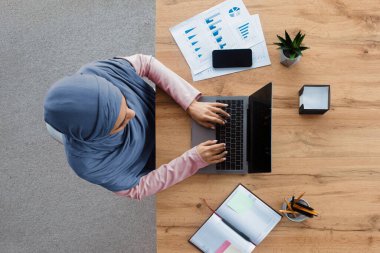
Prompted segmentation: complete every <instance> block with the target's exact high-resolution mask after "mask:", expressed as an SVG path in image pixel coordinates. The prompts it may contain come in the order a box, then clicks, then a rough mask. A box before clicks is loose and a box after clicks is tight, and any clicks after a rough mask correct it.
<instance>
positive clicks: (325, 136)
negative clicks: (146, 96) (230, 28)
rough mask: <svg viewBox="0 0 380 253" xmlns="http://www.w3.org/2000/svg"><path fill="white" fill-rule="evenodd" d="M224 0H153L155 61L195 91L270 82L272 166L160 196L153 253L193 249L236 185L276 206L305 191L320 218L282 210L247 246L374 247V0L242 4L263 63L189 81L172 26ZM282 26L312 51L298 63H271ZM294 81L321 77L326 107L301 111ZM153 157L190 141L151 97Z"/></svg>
mask: <svg viewBox="0 0 380 253" xmlns="http://www.w3.org/2000/svg"><path fill="white" fill-rule="evenodd" d="M220 2H222V1H211V0H184V1H180V0H157V4H156V8H157V13H156V17H157V23H156V56H157V58H158V59H159V60H160V61H162V62H163V63H164V64H165V65H167V66H168V67H169V68H171V69H172V70H174V71H175V72H176V73H178V74H179V75H181V76H182V77H183V78H185V79H186V80H187V81H189V82H190V83H191V84H193V85H194V86H195V87H196V88H198V89H199V90H200V91H202V93H203V94H204V95H250V94H251V93H253V92H254V91H255V90H257V89H258V88H259V87H261V86H263V85H265V84H266V83H268V82H273V85H274V90H273V150H272V156H273V172H272V173H271V174H251V175H234V176H232V175H195V176H193V177H191V178H189V179H187V180H185V181H184V182H181V183H179V184H177V185H175V186H173V187H172V188H170V189H167V190H165V191H163V192H161V193H159V194H158V196H157V247H158V252H160V253H163V252H197V250H196V249H195V248H194V247H193V246H192V245H190V244H189V243H188V242H187V240H188V239H189V237H190V236H191V235H192V234H193V233H194V232H195V231H196V229H197V228H198V227H199V226H200V225H201V224H202V223H203V222H204V221H205V219H206V218H207V217H208V216H209V215H210V212H209V210H208V209H207V207H205V206H204V204H203V203H202V202H201V200H200V198H201V197H203V198H206V199H207V201H208V202H209V204H210V205H211V206H213V207H217V206H218V205H219V204H220V203H221V201H222V200H223V199H224V198H225V197H226V196H227V195H228V194H229V193H230V192H231V191H232V190H233V188H234V187H235V186H236V185H237V184H238V183H243V184H244V185H245V186H247V187H248V188H249V189H250V190H252V191H253V192H255V194H257V195H258V196H260V197H261V198H262V199H264V200H265V201H266V202H267V203H268V204H270V205H271V206H272V207H274V208H276V209H278V208H280V206H281V203H282V200H283V198H284V197H288V196H291V195H293V194H299V193H301V192H303V191H306V194H305V199H307V201H308V202H309V203H311V205H312V206H313V207H314V208H315V209H316V210H318V211H319V212H320V216H319V217H317V218H314V219H311V220H307V221H305V222H303V223H300V224H297V223H292V222H290V221H288V220H287V219H286V218H285V217H284V218H283V219H282V221H281V222H280V224H279V225H278V226H277V227H276V228H275V229H274V231H273V232H272V233H270V234H269V236H268V237H267V238H266V239H265V240H264V241H263V242H262V244H260V245H259V246H258V247H257V248H256V249H255V252H258V253H263V252H276V253H279V252H313V253H314V252H315V253H316V252H328V253H329V252H345V253H351V252H355V253H357V252H371V253H372V252H373V253H375V252H380V192H379V189H380V1H379V0H364V1H353V0H347V1H341V0H335V1H334V0H305V1H296V0H288V1H275V0H265V1H264V0H256V1H251V0H249V1H248V0H244V3H245V4H246V6H247V8H248V10H249V11H250V13H251V14H256V13H258V14H260V19H261V23H262V26H263V30H264V35H265V38H266V42H267V46H268V51H269V55H270V58H271V61H272V65H271V66H267V67H263V68H258V69H254V70H250V71H245V72H240V73H236V74H231V75H228V76H223V77H217V78H213V79H210V80H205V81H200V82H195V83H193V82H192V79H191V74H190V69H189V67H188V65H187V64H186V62H185V59H184V58H183V56H182V54H181V52H180V50H179V48H178V47H177V45H176V44H175V42H174V40H173V38H172V36H171V34H170V32H169V28H170V27H172V26H174V25H176V24H178V23H180V22H182V21H184V20H186V19H188V18H190V17H192V16H194V15H196V14H198V13H200V12H202V11H204V10H207V9H208V8H211V7H212V6H215V5H216V4H218V3H220ZM285 29H287V31H288V32H290V33H291V34H292V35H293V36H294V35H295V33H296V32H298V30H301V31H302V32H304V33H306V37H305V40H304V44H305V45H307V46H309V47H310V48H311V49H310V50H306V51H305V52H304V57H303V58H302V59H301V61H300V63H298V64H297V65H295V66H293V67H291V68H286V67H283V66H282V65H281V64H280V63H279V57H280V56H279V52H278V51H277V50H276V46H274V45H273V42H276V34H280V35H281V34H282V35H283V34H284V30H285ZM303 84H330V85H331V110H330V111H328V112H327V113H326V114H325V115H317V116H310V115H309V116H301V115H299V114H298V106H297V105H298V94H297V93H298V91H299V89H300V88H301V87H302V85H303ZM156 123H157V130H156V131H157V136H156V138H157V164H158V165H160V164H163V163H167V162H169V161H170V160H171V159H173V158H175V157H177V156H178V155H180V154H182V153H183V152H185V151H186V150H188V149H189V148H190V119H189V117H188V115H187V114H186V113H185V112H184V111H183V110H182V109H181V108H180V107H179V106H178V105H177V104H175V103H174V101H173V100H172V99H171V98H170V97H168V96H167V95H166V94H164V93H163V92H161V91H159V92H158V94H157V111H156Z"/></svg>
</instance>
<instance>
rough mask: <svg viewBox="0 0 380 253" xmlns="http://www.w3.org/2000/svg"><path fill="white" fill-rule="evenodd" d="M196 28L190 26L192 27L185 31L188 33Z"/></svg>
mask: <svg viewBox="0 0 380 253" xmlns="http://www.w3.org/2000/svg"><path fill="white" fill-rule="evenodd" d="M194 29H195V27H193V28H190V29H187V30H185V33H186V34H188V33H189V32H191V31H192V30H194Z"/></svg>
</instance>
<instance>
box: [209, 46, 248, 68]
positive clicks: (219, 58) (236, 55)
mask: <svg viewBox="0 0 380 253" xmlns="http://www.w3.org/2000/svg"><path fill="white" fill-rule="evenodd" d="M212 66H213V67H214V68H235V67H251V66H252V50H251V49H249V48H248V49H223V50H214V51H212Z"/></svg>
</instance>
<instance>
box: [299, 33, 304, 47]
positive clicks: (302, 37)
mask: <svg viewBox="0 0 380 253" xmlns="http://www.w3.org/2000/svg"><path fill="white" fill-rule="evenodd" d="M305 36H306V34H304V35H302V36H301V38H300V41H299V43H298V46H300V45H301V43H302V41H303V39H304V38H305Z"/></svg>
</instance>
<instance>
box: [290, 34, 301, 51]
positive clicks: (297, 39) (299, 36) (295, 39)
mask: <svg viewBox="0 0 380 253" xmlns="http://www.w3.org/2000/svg"><path fill="white" fill-rule="evenodd" d="M300 38H301V31H299V32H298V33H297V35H296V37H295V38H294V40H293V43H292V44H293V47H297V46H299V44H298V41H299V39H300Z"/></svg>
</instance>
